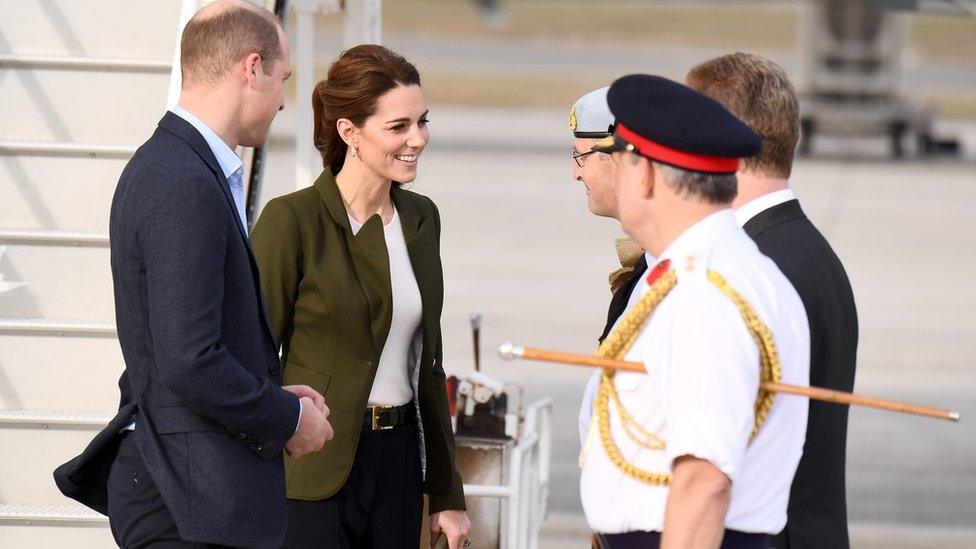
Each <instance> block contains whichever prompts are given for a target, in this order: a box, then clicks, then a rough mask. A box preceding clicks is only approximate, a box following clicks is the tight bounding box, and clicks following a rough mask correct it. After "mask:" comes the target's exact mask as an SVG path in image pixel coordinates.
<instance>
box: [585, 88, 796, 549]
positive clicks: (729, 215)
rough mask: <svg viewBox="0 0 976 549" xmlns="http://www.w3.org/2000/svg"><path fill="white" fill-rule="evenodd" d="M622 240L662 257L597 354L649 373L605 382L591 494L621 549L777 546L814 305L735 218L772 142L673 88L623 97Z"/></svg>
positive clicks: (612, 545)
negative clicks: (787, 389)
mask: <svg viewBox="0 0 976 549" xmlns="http://www.w3.org/2000/svg"><path fill="white" fill-rule="evenodd" d="M608 103H609V105H610V109H611V111H612V112H613V114H614V115H615V116H616V120H617V123H616V126H615V129H614V133H613V135H612V136H611V137H610V138H608V139H607V140H605V141H604V142H601V143H598V144H597V145H596V146H595V147H594V149H595V150H600V151H603V152H610V153H612V155H613V160H614V162H616V164H617V175H616V178H615V182H614V184H615V190H616V195H617V199H618V210H619V213H620V221H621V223H622V225H623V227H624V230H625V231H626V232H627V233H628V235H630V236H631V237H632V238H633V239H634V240H635V241H637V243H638V244H640V245H641V246H642V247H643V248H644V249H645V250H647V252H648V254H650V256H652V257H654V258H656V264H655V266H654V267H653V268H651V269H650V272H649V274H648V275H647V276H646V279H645V281H644V282H645V283H644V284H642V287H641V292H642V293H641V296H640V299H638V300H637V301H636V302H635V303H634V304H633V305H632V306H631V307H630V310H629V311H628V312H627V313H626V314H625V315H624V317H622V318H621V320H620V321H619V322H618V323H617V325H616V327H615V329H614V330H613V331H612V332H611V334H610V335H609V336H608V337H607V339H606V340H605V341H604V342H603V344H602V345H601V347H600V351H599V354H600V355H601V356H604V357H608V358H616V359H624V360H628V361H634V362H641V363H643V364H644V366H645V368H646V370H647V372H646V373H623V372H621V373H616V374H612V373H609V372H607V373H606V374H605V375H604V377H603V378H602V379H601V382H600V387H599V389H598V391H597V396H596V398H595V400H594V417H593V421H592V422H591V424H590V429H589V433H588V436H587V439H586V443H585V445H584V449H583V454H582V455H581V463H582V466H583V470H582V476H581V486H580V491H581V496H582V500H583V509H584V511H585V513H586V518H587V521H588V523H589V525H590V527H591V528H592V529H593V530H594V532H596V533H597V536H596V539H597V543H598V544H599V545H600V546H601V547H607V548H609V549H630V548H637V547H641V548H647V547H666V548H670V549H677V548H681V549H688V548H709V549H715V548H719V547H721V548H723V549H733V548H734V549H765V548H768V547H769V546H770V545H769V543H770V536H771V535H772V534H776V533H778V532H779V531H780V530H782V528H783V525H784V524H785V522H786V505H787V500H788V497H789V490H790V484H791V481H792V479H793V474H794V471H795V469H796V466H797V463H798V461H799V459H800V455H801V452H802V449H803V442H804V433H805V430H806V415H807V402H806V400H804V399H803V398H800V397H795V396H785V395H775V394H773V393H768V392H765V391H760V382H761V381H764V380H765V381H774V382H782V383H792V384H801V385H802V384H806V381H807V379H808V371H809V329H808V326H807V318H806V314H805V312H804V308H803V304H802V303H801V301H800V298H799V296H798V295H797V293H796V291H795V290H794V289H793V287H792V286H791V285H790V283H789V282H788V281H787V279H786V278H785V276H784V275H783V274H782V273H781V272H780V271H779V269H777V267H776V265H775V264H774V263H773V262H772V261H771V260H770V259H769V258H767V257H765V256H763V255H762V254H761V253H760V252H759V250H758V249H757V247H756V245H755V244H754V243H753V242H752V240H750V239H749V237H748V236H746V234H745V233H744V232H743V231H742V229H741V228H739V226H738V224H737V223H736V219H735V215H734V214H733V212H732V210H731V209H730V205H731V203H732V199H733V198H734V197H735V193H736V180H735V172H736V169H737V167H738V162H739V158H742V157H747V156H751V155H754V154H756V153H757V152H758V151H759V149H760V146H761V145H760V140H759V138H758V136H756V134H755V133H753V132H752V130H750V129H749V128H748V127H747V126H746V125H745V124H743V123H742V122H741V121H739V120H738V119H737V118H735V117H734V116H732V115H731V114H729V113H728V111H726V110H725V109H724V108H723V107H722V106H721V105H720V104H719V103H717V102H715V101H713V100H711V99H709V98H707V97H705V96H703V95H701V94H699V93H697V92H695V91H693V90H691V89H690V88H687V87H685V86H683V85H681V84H678V83H676V82H672V81H670V80H667V79H664V78H660V77H656V76H649V75H630V76H625V77H623V78H621V79H619V80H617V81H616V82H615V83H614V84H613V86H611V88H610V91H609V94H608Z"/></svg>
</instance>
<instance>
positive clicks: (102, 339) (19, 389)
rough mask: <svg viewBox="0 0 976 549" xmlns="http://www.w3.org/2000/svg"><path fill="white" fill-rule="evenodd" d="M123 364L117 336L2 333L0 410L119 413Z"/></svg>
mask: <svg viewBox="0 0 976 549" xmlns="http://www.w3.org/2000/svg"><path fill="white" fill-rule="evenodd" d="M3 295H4V294H0V298H2V297H3ZM2 303H3V301H2V299H0V305H2ZM123 364H124V360H123V358H122V350H121V349H120V347H119V342H118V340H117V339H115V338H114V337H107V336H103V335H98V334H96V335H94V336H91V335H89V336H84V337H60V336H58V335H46V336H39V335H38V334H37V333H36V332H33V333H32V332H2V331H0V409H25V408H35V409H49V410H54V409H57V410H112V409H115V408H117V407H118V403H119V388H118V382H119V376H120V375H121V373H122V370H123ZM0 454H2V450H0ZM3 495H4V492H3V491H2V490H0V496H3ZM0 501H2V500H0Z"/></svg>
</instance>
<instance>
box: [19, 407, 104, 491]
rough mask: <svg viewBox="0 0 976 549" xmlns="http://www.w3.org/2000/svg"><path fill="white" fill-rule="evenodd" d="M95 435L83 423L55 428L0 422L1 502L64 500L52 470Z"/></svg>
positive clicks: (74, 453)
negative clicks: (81, 424) (55, 482)
mask: <svg viewBox="0 0 976 549" xmlns="http://www.w3.org/2000/svg"><path fill="white" fill-rule="evenodd" d="M95 434H96V431H95V428H94V427H90V426H87V425H85V426H77V427H62V428H57V429H41V428H39V426H36V425H31V426H20V427H17V426H14V425H0V448H3V451H2V452H0V488H3V492H2V493H0V496H2V497H3V500H2V501H4V502H9V503H18V504H33V505H49V504H58V503H64V502H66V501H67V500H65V498H64V496H63V495H62V494H61V492H60V491H58V488H57V486H56V485H55V484H54V478H53V476H52V473H53V472H54V470H55V469H56V468H57V467H58V466H60V465H61V464H63V463H65V462H66V461H68V460H70V459H72V458H73V457H75V456H77V455H78V454H80V453H81V452H82V451H83V450H84V449H85V448H86V447H87V446H88V444H89V443H91V441H92V439H93V438H94V437H95Z"/></svg>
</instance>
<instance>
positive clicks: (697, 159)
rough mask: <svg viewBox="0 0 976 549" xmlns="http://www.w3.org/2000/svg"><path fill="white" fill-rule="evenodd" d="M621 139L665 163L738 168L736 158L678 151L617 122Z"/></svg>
mask: <svg viewBox="0 0 976 549" xmlns="http://www.w3.org/2000/svg"><path fill="white" fill-rule="evenodd" d="M614 133H616V134H617V136H619V137H620V138H621V139H623V140H625V141H627V142H628V143H630V144H631V145H633V146H634V148H635V149H637V152H639V153H641V154H642V155H644V156H648V157H650V158H653V159H654V160H660V161H661V162H664V163H665V164H670V165H672V166H677V167H679V168H684V169H686V170H693V171H696V172H707V173H735V172H736V171H737V170H738V169H739V159H738V158H726V157H724V156H709V155H705V154H696V153H691V152H687V151H679V150H678V149H672V148H671V147H668V146H665V145H662V144H660V143H658V142H656V141H652V140H650V139H648V138H646V137H644V136H642V135H639V134H637V133H635V132H633V131H632V130H631V129H630V128H628V127H627V126H624V125H623V124H621V123H619V122H618V123H617V126H616V128H615V130H614Z"/></svg>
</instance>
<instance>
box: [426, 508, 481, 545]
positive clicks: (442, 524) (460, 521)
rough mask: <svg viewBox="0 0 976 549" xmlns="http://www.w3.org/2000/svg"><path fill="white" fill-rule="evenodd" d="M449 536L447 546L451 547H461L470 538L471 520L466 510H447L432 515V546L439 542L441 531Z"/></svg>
mask: <svg viewBox="0 0 976 549" xmlns="http://www.w3.org/2000/svg"><path fill="white" fill-rule="evenodd" d="M442 531H443V532H444V535H445V536H447V546H448V547H450V549H461V548H462V547H464V545H463V544H464V540H466V539H468V534H469V533H470V531H471V521H470V520H468V514H467V513H465V512H464V511H456V510H447V511H441V512H439V513H434V514H433V515H431V516H430V546H431V547H434V546H435V545H436V544H437V538H438V537H440V535H441V532H442Z"/></svg>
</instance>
